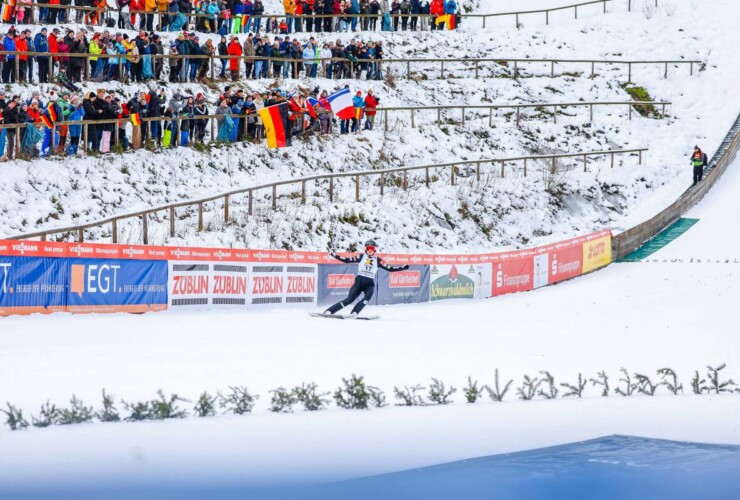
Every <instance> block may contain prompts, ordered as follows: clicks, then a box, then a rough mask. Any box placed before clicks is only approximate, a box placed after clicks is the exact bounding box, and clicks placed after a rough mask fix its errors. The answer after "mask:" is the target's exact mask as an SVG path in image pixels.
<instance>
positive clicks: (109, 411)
mask: <svg viewBox="0 0 740 500" xmlns="http://www.w3.org/2000/svg"><path fill="white" fill-rule="evenodd" d="M95 416H96V417H98V420H100V421H101V422H118V421H119V420H121V417H120V416H119V415H118V410H116V405H115V400H114V399H113V396H111V395H110V394H106V392H105V389H103V411H99V412H97V413H96V414H95Z"/></svg>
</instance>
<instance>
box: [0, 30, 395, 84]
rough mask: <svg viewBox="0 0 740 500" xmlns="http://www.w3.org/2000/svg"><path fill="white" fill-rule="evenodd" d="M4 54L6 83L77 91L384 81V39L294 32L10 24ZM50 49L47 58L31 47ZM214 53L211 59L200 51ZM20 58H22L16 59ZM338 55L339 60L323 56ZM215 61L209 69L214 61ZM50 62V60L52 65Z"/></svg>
mask: <svg viewBox="0 0 740 500" xmlns="http://www.w3.org/2000/svg"><path fill="white" fill-rule="evenodd" d="M2 47H3V49H4V50H5V51H8V52H20V54H17V55H16V54H6V55H2V56H0V76H1V77H2V81H3V83H15V82H16V79H18V83H33V82H34V81H35V80H36V81H38V82H39V83H49V82H50V80H51V76H50V75H54V76H55V77H56V78H58V79H60V80H61V81H62V83H63V84H65V85H66V86H67V87H68V88H69V89H70V90H72V91H78V89H77V88H76V87H75V85H74V84H75V83H79V82H81V81H93V82H100V81H113V80H116V81H125V82H145V81H148V80H161V79H163V78H167V79H168V80H169V81H170V82H203V81H205V79H206V78H209V77H210V76H211V74H213V76H214V78H220V79H231V80H234V81H237V80H240V79H260V78H268V77H270V78H289V77H292V78H300V77H301V76H305V77H306V78H316V77H318V76H321V77H324V78H335V79H336V78H359V79H363V80H364V79H374V80H380V79H382V77H383V74H382V64H381V63H382V59H383V42H382V41H378V42H372V41H370V42H362V41H357V40H354V39H353V40H351V41H350V42H349V43H347V44H346V45H345V44H343V43H342V41H341V40H337V41H336V42H326V43H323V44H321V45H320V44H319V43H317V42H316V40H315V39H314V38H313V37H310V38H309V39H308V41H307V42H305V43H301V42H300V41H299V40H298V39H297V38H295V37H294V38H293V39H292V40H291V38H290V36H288V35H286V36H280V35H277V36H274V37H273V38H272V39H271V38H270V36H268V35H263V36H259V35H253V34H252V33H250V34H249V35H247V36H246V37H245V36H243V35H242V40H240V39H239V36H237V35H230V36H229V37H228V40H227V37H226V36H223V37H221V40H220V42H218V43H216V44H214V43H213V42H212V41H211V39H210V38H209V39H206V40H205V41H204V42H203V43H201V40H200V37H199V36H198V34H196V33H195V32H183V33H181V34H179V35H178V36H177V39H176V40H174V41H172V42H170V43H169V44H167V43H166V42H165V43H163V40H162V38H161V37H160V36H159V35H158V34H156V33H153V32H147V31H144V30H140V31H139V33H138V36H136V37H135V38H131V37H129V36H128V34H126V33H111V32H109V31H108V30H105V31H103V32H100V33H95V32H88V31H87V30H86V29H84V28H83V29H81V30H79V31H78V32H74V31H73V30H71V29H66V30H64V33H63V32H62V30H61V29H60V28H57V27H55V28H52V29H51V30H49V29H48V28H46V27H42V28H41V29H40V30H39V31H38V33H36V34H33V33H32V31H31V29H30V28H25V29H23V28H20V29H16V28H15V27H11V28H10V29H9V30H8V32H7V33H6V34H5V35H3V36H2ZM33 52H48V53H50V54H55V55H53V56H52V57H51V58H50V57H46V56H38V57H34V56H30V55H27V54H28V53H33ZM202 56H212V57H202ZM16 58H17V59H18V61H16ZM329 58H335V59H338V60H337V61H326V60H322V59H329ZM212 63H213V64H215V65H216V67H215V68H213V70H211V67H210V65H211V64H212ZM50 65H51V66H50Z"/></svg>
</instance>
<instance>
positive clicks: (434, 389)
mask: <svg viewBox="0 0 740 500" xmlns="http://www.w3.org/2000/svg"><path fill="white" fill-rule="evenodd" d="M456 392H457V389H456V388H455V387H450V388H449V389H447V388H446V387H445V384H444V382H442V381H440V380H439V379H436V378H433V379H432V384H431V385H430V386H429V396H428V397H429V401H430V402H432V403H434V404H436V405H447V404H450V403H452V401H451V400H450V396H452V395H453V394H454V393H456Z"/></svg>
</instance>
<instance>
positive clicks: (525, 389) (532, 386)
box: [516, 375, 542, 401]
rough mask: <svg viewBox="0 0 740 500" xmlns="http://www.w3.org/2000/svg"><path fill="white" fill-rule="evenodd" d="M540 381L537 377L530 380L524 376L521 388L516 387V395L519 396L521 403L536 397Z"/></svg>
mask: <svg viewBox="0 0 740 500" xmlns="http://www.w3.org/2000/svg"><path fill="white" fill-rule="evenodd" d="M541 383H542V381H541V380H540V379H538V378H537V377H534V378H530V377H529V375H525V376H524V381H523V382H522V386H521V387H518V388H517V390H516V393H517V394H519V399H521V400H523V401H529V400H531V399H533V398H534V397H535V396H536V395H537V390H538V389H539V387H540V384H541Z"/></svg>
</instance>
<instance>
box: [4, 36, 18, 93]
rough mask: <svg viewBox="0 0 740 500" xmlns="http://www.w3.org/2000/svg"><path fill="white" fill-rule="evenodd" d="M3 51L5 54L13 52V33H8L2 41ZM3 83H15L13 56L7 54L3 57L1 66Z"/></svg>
mask: <svg viewBox="0 0 740 500" xmlns="http://www.w3.org/2000/svg"><path fill="white" fill-rule="evenodd" d="M3 50H4V51H6V52H14V51H15V32H13V31H8V34H7V35H5V38H4V39H3ZM3 83H15V55H13V54H8V55H7V56H5V64H4V65H3Z"/></svg>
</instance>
